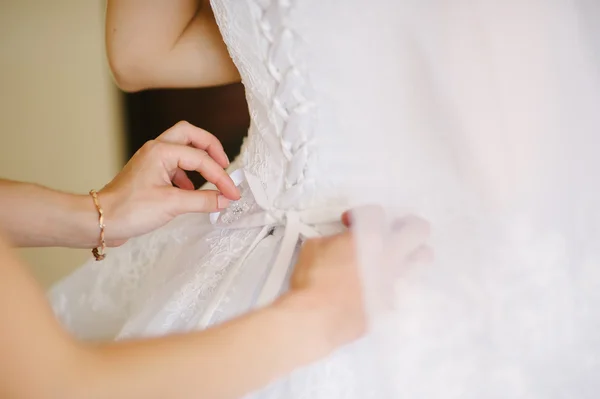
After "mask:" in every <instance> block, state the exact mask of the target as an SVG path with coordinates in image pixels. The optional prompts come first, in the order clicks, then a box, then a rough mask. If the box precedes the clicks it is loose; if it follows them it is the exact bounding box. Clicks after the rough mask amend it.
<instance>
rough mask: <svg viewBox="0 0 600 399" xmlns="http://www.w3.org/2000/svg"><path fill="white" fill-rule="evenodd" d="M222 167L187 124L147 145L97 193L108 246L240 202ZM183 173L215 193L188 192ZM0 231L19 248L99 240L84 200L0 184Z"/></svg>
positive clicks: (212, 140)
mask: <svg viewBox="0 0 600 399" xmlns="http://www.w3.org/2000/svg"><path fill="white" fill-rule="evenodd" d="M228 164H229V161H228V160H227V156H226V155H225V152H224V151H223V147H222V146H221V143H220V142H219V140H217V138H216V137H214V136H213V135H212V134H210V133H208V132H207V131H205V130H202V129H199V128H197V127H194V126H192V125H190V124H189V123H187V122H180V123H178V124H176V125H175V126H173V127H172V128H170V129H169V130H167V131H165V132H164V133H163V134H161V135H160V136H159V137H158V138H157V139H156V140H152V141H149V142H148V143H146V144H145V145H144V146H143V147H142V148H141V149H140V150H139V151H138V152H136V154H135V155H134V156H133V157H132V158H131V160H129V162H128V163H127V165H126V166H125V167H124V168H123V170H122V171H121V172H120V173H119V174H118V175H117V176H116V177H115V178H114V179H113V180H112V182H110V183H109V184H108V185H107V186H106V187H104V188H103V189H102V190H100V192H99V194H98V196H99V200H100V205H101V207H102V209H103V211H104V224H105V225H106V231H105V233H106V237H105V238H106V240H107V244H108V245H109V246H110V245H116V244H119V243H122V242H124V241H126V240H128V239H129V238H132V237H135V236H138V235H141V234H145V233H147V232H150V231H152V230H154V229H156V228H158V227H160V226H162V225H164V224H166V223H168V222H169V221H170V220H171V219H173V218H174V217H175V216H177V215H181V214H183V213H190V212H214V211H216V210H218V209H222V208H224V207H226V206H227V202H228V200H236V199H238V198H239V191H238V189H237V188H236V187H235V185H234V183H233V181H232V180H231V178H230V177H229V175H228V174H227V172H226V171H225V170H224V169H223V168H225V167H227V165H228ZM184 170H188V171H192V170H193V171H197V172H199V173H200V174H201V175H203V176H204V177H205V178H206V179H207V180H208V181H209V182H211V183H213V184H215V185H216V187H217V189H218V190H219V191H214V190H200V191H195V190H194V185H193V184H192V182H191V181H190V180H189V179H188V178H187V175H186V174H185V173H184ZM174 185H175V186H177V187H174ZM0 229H2V230H4V232H5V233H7V234H8V237H9V238H10V240H11V241H12V242H13V243H14V244H16V245H18V246H38V247H39V246H62V247H73V248H92V247H95V246H97V245H98V244H99V238H100V230H99V227H98V210H97V209H96V207H95V205H94V202H93V201H92V198H91V197H90V196H89V195H74V194H68V193H63V192H59V191H56V190H51V189H48V188H45V187H41V186H38V185H35V184H28V183H19V182H13V181H8V180H2V179H0Z"/></svg>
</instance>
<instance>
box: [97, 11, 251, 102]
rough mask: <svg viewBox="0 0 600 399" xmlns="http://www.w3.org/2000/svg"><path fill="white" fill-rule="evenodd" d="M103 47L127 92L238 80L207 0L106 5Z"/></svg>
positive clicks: (199, 85)
mask: <svg viewBox="0 0 600 399" xmlns="http://www.w3.org/2000/svg"><path fill="white" fill-rule="evenodd" d="M106 46H107V53H108V60H109V63H110V67H111V69H112V71H113V74H114V76H115V79H116V81H117V84H119V86H120V87H121V88H122V89H123V90H126V91H139V90H143V89H148V88H165V87H172V88H182V87H205V86H215V85H221V84H227V83H233V82H237V81H239V79H240V78H239V74H238V72H237V69H236V68H235V66H234V64H233V62H232V61H231V58H230V57H229V54H228V52H227V48H226V46H225V44H224V43H223V39H222V37H221V34H220V32H219V29H218V27H217V25H216V23H215V20H214V16H213V14H212V10H211V8H210V4H209V2H208V1H206V0H109V1H108V7H107V13H106Z"/></svg>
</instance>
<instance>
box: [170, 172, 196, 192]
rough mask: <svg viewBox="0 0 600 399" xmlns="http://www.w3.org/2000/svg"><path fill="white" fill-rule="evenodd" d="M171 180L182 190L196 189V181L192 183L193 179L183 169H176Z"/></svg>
mask: <svg viewBox="0 0 600 399" xmlns="http://www.w3.org/2000/svg"><path fill="white" fill-rule="evenodd" d="M171 181H172V182H173V184H175V185H176V186H177V187H179V188H180V189H182V190H193V189H194V183H192V181H191V180H190V178H189V177H188V175H187V174H186V173H185V171H183V170H181V169H177V170H175V175H174V176H173V178H172V179H171Z"/></svg>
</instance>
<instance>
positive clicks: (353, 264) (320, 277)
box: [283, 212, 431, 348]
mask: <svg viewBox="0 0 600 399" xmlns="http://www.w3.org/2000/svg"><path fill="white" fill-rule="evenodd" d="M374 213H376V212H374ZM343 221H344V223H345V224H346V225H350V224H351V223H350V221H351V220H350V218H349V215H344V217H343ZM394 225H396V226H398V227H397V228H395V229H393V230H392V232H391V233H390V236H388V237H386V238H385V240H386V245H385V248H384V249H383V250H384V251H393V254H389V255H391V256H393V257H394V259H395V261H394V262H393V265H394V267H395V268H398V269H399V270H396V273H395V275H396V277H398V276H399V275H400V274H399V273H401V272H402V269H404V268H406V267H409V266H410V264H411V263H413V262H422V261H423V260H424V259H429V257H430V255H431V250H430V249H429V247H427V245H426V242H427V240H428V238H429V224H428V223H427V222H426V221H424V220H423V219H421V218H418V217H414V216H410V217H406V218H403V219H400V220H398V221H396V222H395V223H394ZM355 245H356V244H355V239H354V235H353V233H352V231H351V230H350V231H347V232H345V233H342V234H339V235H336V236H330V237H323V238H317V239H312V240H308V241H307V242H306V243H305V244H304V246H303V248H302V251H301V253H300V256H299V259H298V262H297V264H296V267H295V270H294V272H293V275H292V278H291V281H290V292H289V294H288V296H289V298H287V299H286V298H285V297H284V299H283V301H284V302H285V301H289V302H292V303H294V304H295V306H300V307H302V308H306V307H308V308H310V309H313V310H314V312H316V313H319V314H320V315H321V316H322V320H323V323H324V325H326V326H327V331H326V336H327V337H329V340H330V341H329V343H330V344H331V345H332V347H333V348H335V347H337V346H340V345H344V344H346V343H348V342H351V341H353V340H355V339H357V338H359V337H360V336H361V335H363V334H364V333H365V331H366V314H365V309H364V303H363V295H362V284H361V278H360V273H359V265H358V259H357V254H356V248H355ZM382 248H383V247H382ZM425 254H426V255H427V256H425V257H424V255H425Z"/></svg>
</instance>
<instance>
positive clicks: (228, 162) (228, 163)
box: [225, 153, 231, 166]
mask: <svg viewBox="0 0 600 399" xmlns="http://www.w3.org/2000/svg"><path fill="white" fill-rule="evenodd" d="M225 159H226V160H227V166H229V165H231V162H230V161H229V157H228V156H227V153H225Z"/></svg>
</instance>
